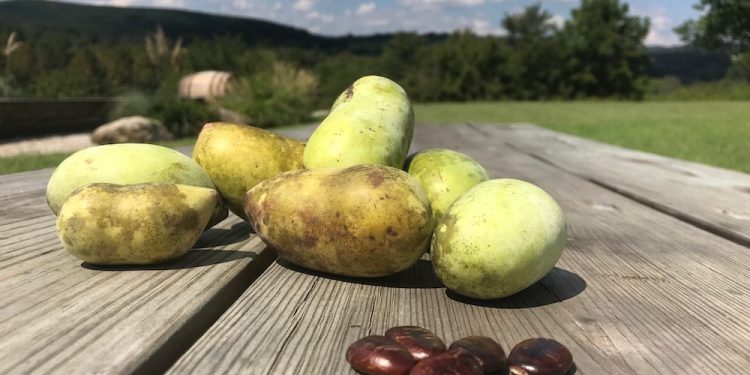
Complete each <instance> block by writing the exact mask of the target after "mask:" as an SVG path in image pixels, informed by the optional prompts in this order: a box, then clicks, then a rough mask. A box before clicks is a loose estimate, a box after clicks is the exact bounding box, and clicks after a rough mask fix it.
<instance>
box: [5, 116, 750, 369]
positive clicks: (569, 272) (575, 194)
mask: <svg viewBox="0 0 750 375" xmlns="http://www.w3.org/2000/svg"><path fill="white" fill-rule="evenodd" d="M312 130H313V128H311V127H305V128H298V129H294V130H289V131H286V132H285V133H286V134H287V135H292V136H296V137H299V138H302V139H304V138H305V137H306V136H308V135H309V134H310V133H311V132H312ZM433 147H443V148H451V149H454V150H457V151H460V152H463V153H466V154H468V155H470V156H472V157H473V158H475V159H476V160H478V161H479V162H480V163H482V164H483V165H484V166H485V167H486V168H487V170H488V172H489V173H490V175H491V176H492V177H493V178H519V179H523V180H527V181H530V182H533V183H535V184H537V185H539V186H540V187H542V188H543V189H545V190H546V191H547V192H549V193H550V194H551V195H552V196H553V197H555V199H557V201H558V202H559V203H560V205H561V206H562V207H563V210H564V211H565V214H566V217H567V222H568V242H567V246H566V249H565V251H564V253H563V255H562V258H561V259H560V261H559V263H558V264H557V266H556V267H555V269H554V270H553V271H551V272H550V273H549V274H548V275H547V276H545V277H544V278H543V279H542V280H541V281H540V282H538V283H536V284H535V285H533V286H531V287H529V288H528V289H526V290H524V291H522V292H520V293H518V294H516V295H514V296H512V297H509V298H505V299H502V300H495V301H476V300H470V299H467V298H462V297H460V296H457V295H456V294H454V293H451V292H449V291H446V289H445V288H444V287H443V286H442V285H441V284H440V282H439V281H438V280H437V279H436V278H435V276H434V274H433V272H432V268H431V265H430V262H429V258H428V256H425V257H424V258H423V260H421V261H420V262H419V263H417V265H416V266H414V267H412V268H410V269H409V270H407V271H404V272H402V273H400V274H397V275H394V276H390V277H384V278H379V279H354V278H344V277H336V276H331V275H326V274H321V273H317V272H311V271H305V270H303V269H300V268H298V267H294V266H292V265H289V264H287V263H284V262H282V261H278V260H277V259H276V257H275V255H274V252H273V250H272V249H266V247H265V245H264V244H263V242H262V241H261V240H260V239H259V238H258V237H257V236H255V235H254V234H251V232H250V229H249V226H248V224H247V223H245V222H243V221H241V220H240V219H239V218H237V217H236V216H231V217H230V218H229V219H228V220H225V221H224V222H222V223H221V224H220V225H218V226H217V227H215V228H213V229H210V230H208V231H207V232H205V233H204V234H203V236H202V237H201V239H200V240H199V242H198V244H197V245H196V247H195V249H194V250H192V251H190V252H189V253H188V254H187V255H185V256H184V257H183V258H181V259H180V260H179V261H176V262H173V263H169V264H164V265H158V266H153V267H94V266H89V265H86V264H82V262H81V261H79V260H78V259H76V258H74V257H73V256H72V255H70V254H68V253H67V252H66V251H64V250H63V247H62V245H61V243H60V242H59V240H58V238H57V235H56V232H55V217H54V215H53V214H52V213H51V212H50V210H49V209H48V208H47V204H46V201H45V188H46V184H47V179H48V178H49V176H50V174H51V170H50V169H46V170H40V171H35V172H27V173H19V174H13V175H6V176H2V177H0V187H1V188H0V373H2V374H28V373H41V374H43V373H60V374H90V373H96V374H112V373H162V372H168V373H170V374H224V373H243V374H266V373H273V374H348V373H353V371H352V370H351V369H350V368H349V366H348V364H347V363H346V361H345V360H344V353H345V351H346V348H347V347H348V346H349V344H351V343H352V342H353V341H355V340H357V339H359V338H361V337H363V336H366V335H369V334H382V333H383V332H384V331H385V330H386V329H387V328H389V327H392V326H396V325H419V326H423V327H426V328H428V329H430V330H433V331H434V332H435V333H436V334H437V335H438V336H441V337H443V338H444V339H445V341H447V342H451V341H453V340H456V339H459V338H461V337H464V336H468V335H477V334H478V335H488V336H492V337H494V338H496V339H497V341H498V342H500V343H501V344H502V345H503V347H504V348H505V349H506V352H507V351H509V350H510V348H511V347H512V346H513V345H514V344H515V343H517V342H519V341H521V340H523V339H526V338H529V337H539V336H541V337H551V338H554V339H556V340H558V341H560V342H562V343H563V344H565V345H566V346H567V347H568V348H570V350H571V352H572V353H573V357H574V360H575V363H576V365H577V369H578V373H579V374H682V373H686V374H687V373H701V374H704V373H705V374H709V373H716V374H740V373H748V371H750V249H749V248H748V246H750V175H746V174H742V173H738V172H733V171H728V170H723V169H718V168H713V167H709V166H705V165H701V164H696V163H690V162H686V161H680V160H675V159H669V158H665V157H661V156H656V155H653V154H648V153H644V152H638V151H633V150H628V149H624V148H619V147H614V146H609V145H605V144H601V143H597V142H593V141H589V140H584V139H580V138H576V137H572V136H569V135H563V134H560V133H556V132H552V131H549V130H545V129H542V128H539V127H535V126H530V125H514V126H496V125H477V124H456V125H450V126H439V125H422V126H418V127H417V129H416V133H415V137H414V142H413V144H412V151H416V150H420V149H426V148H433Z"/></svg>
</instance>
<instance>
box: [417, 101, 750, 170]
mask: <svg viewBox="0 0 750 375" xmlns="http://www.w3.org/2000/svg"><path fill="white" fill-rule="evenodd" d="M414 110H415V113H416V117H417V121H418V122H422V123H457V122H482V123H489V122H491V123H508V122H527V123H532V124H537V125H541V126H544V127H546V128H550V129H554V130H558V131H562V132H566V133H571V134H575V135H579V136H581V137H586V138H591V139H595V140H599V141H602V142H607V143H612V144H617V145H620V146H625V147H629V148H634V149H638V150H643V151H648V152H653V153H656V154H661V155H666V156H671V157H675V158H680V159H687V160H692V161H697V162H701V163H705V164H710V165H715V166H719V167H724V168H729V169H735V170H739V171H743V172H749V173H750V102H746V101H690V102H670V101H661V102H658V101H647V102H613V101H603V102H594V101H578V102H548V103H543V102H495V103H448V104H446V103H441V104H419V105H416V106H415V109H414Z"/></svg>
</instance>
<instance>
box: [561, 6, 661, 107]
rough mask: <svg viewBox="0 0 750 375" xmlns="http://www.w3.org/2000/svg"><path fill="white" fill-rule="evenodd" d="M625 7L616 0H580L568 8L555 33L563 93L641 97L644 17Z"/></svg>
mask: <svg viewBox="0 0 750 375" xmlns="http://www.w3.org/2000/svg"><path fill="white" fill-rule="evenodd" d="M628 12H629V8H628V5H627V4H621V3H620V1H619V0H582V1H581V5H580V7H579V8H577V9H574V10H573V12H572V17H571V19H570V20H569V21H567V22H566V23H565V27H564V28H563V31H562V38H561V42H562V43H564V46H563V48H564V53H565V55H564V60H563V61H565V66H564V70H563V79H564V85H565V88H564V89H565V94H566V96H568V97H611V96H615V97H620V98H640V97H642V95H643V92H644V90H645V84H646V79H645V69H646V66H647V64H648V56H647V55H646V50H645V47H644V46H643V40H644V38H645V37H646V35H647V34H648V30H649V20H648V19H646V18H640V17H635V16H631V15H629V14H628Z"/></svg>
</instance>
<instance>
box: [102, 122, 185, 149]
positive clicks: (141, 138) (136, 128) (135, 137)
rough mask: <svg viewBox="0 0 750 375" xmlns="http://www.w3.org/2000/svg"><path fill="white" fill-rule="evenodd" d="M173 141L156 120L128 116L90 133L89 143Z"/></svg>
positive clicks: (171, 136) (165, 129)
mask: <svg viewBox="0 0 750 375" xmlns="http://www.w3.org/2000/svg"><path fill="white" fill-rule="evenodd" d="M171 139H174V136H173V135H172V133H170V132H169V130H167V128H166V127H165V126H164V125H163V124H162V123H161V122H159V121H158V120H154V119H150V118H147V117H142V116H129V117H123V118H120V119H117V120H115V121H112V122H108V123H106V124H104V125H102V126H99V127H98V128H96V129H95V130H94V132H93V133H91V142H94V143H96V144H100V145H105V144H110V143H153V142H160V141H168V140H171Z"/></svg>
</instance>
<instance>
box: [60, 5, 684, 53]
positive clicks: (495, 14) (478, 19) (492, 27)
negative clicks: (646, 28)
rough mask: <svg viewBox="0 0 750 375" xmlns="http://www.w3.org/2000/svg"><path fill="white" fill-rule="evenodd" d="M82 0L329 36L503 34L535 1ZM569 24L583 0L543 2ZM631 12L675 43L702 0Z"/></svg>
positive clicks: (657, 39) (659, 38)
mask: <svg viewBox="0 0 750 375" xmlns="http://www.w3.org/2000/svg"><path fill="white" fill-rule="evenodd" d="M70 1H73V2H77V3H87V4H97V5H115V6H139V7H143V6H147V7H160V8H180V9H190V10H197V11H202V12H210V13H220V14H229V15H233V16H239V17H252V18H260V19H267V20H272V21H275V22H279V23H283V24H288V25H293V26H297V27H301V28H304V29H307V30H309V31H311V32H314V33H320V34H324V35H344V34H372V33H376V32H392V31H417V32H429V31H435V32H446V31H453V30H456V29H465V28H469V29H472V30H474V31H475V32H477V33H479V34H483V35H485V34H502V33H503V30H502V29H501V28H500V25H499V24H500V19H501V18H502V16H503V15H504V14H505V13H515V12H519V11H521V10H522V9H523V8H524V7H526V6H528V5H531V4H534V3H536V2H537V1H534V0H353V1H352V0H348V1H343V0H70ZM540 2H541V4H542V7H543V8H544V9H547V10H548V11H549V12H551V13H552V14H554V21H555V22H558V23H562V22H564V20H565V19H566V18H568V17H569V16H570V10H571V9H573V8H576V7H578V4H579V0H546V1H540ZM626 2H627V3H628V4H630V11H631V13H632V14H636V15H639V16H647V17H649V18H650V19H651V32H650V33H649V35H648V37H647V38H646V44H647V45H676V44H680V41H679V38H678V37H677V36H676V35H675V34H674V32H673V31H672V29H673V28H674V27H675V26H677V25H679V24H680V23H682V22H683V21H685V20H687V19H690V18H696V17H697V16H698V15H699V14H698V13H697V12H696V11H695V10H694V9H693V8H692V4H694V3H697V2H698V0H661V1H659V0H653V1H649V0H629V1H626Z"/></svg>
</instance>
